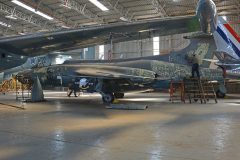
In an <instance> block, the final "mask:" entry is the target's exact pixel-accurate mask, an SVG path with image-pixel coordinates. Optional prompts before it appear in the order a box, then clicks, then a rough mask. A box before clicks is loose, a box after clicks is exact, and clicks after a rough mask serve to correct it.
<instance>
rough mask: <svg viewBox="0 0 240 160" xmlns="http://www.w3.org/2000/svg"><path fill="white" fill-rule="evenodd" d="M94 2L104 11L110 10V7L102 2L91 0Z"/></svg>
mask: <svg viewBox="0 0 240 160" xmlns="http://www.w3.org/2000/svg"><path fill="white" fill-rule="evenodd" d="M89 1H90V2H91V3H92V4H94V5H95V6H97V7H98V8H100V9H101V10H102V11H108V10H109V9H108V8H107V7H105V6H104V5H103V4H102V3H100V2H99V1H98V0H89Z"/></svg>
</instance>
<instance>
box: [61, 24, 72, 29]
mask: <svg viewBox="0 0 240 160" xmlns="http://www.w3.org/2000/svg"><path fill="white" fill-rule="evenodd" d="M61 27H62V28H66V29H69V28H71V27H68V26H64V25H63V26H61Z"/></svg>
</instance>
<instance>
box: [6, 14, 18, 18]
mask: <svg viewBox="0 0 240 160" xmlns="http://www.w3.org/2000/svg"><path fill="white" fill-rule="evenodd" d="M5 17H6V18H9V19H17V17H15V16H13V15H8V16H5Z"/></svg>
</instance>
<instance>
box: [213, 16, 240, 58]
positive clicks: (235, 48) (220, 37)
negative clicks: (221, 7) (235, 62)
mask: <svg viewBox="0 0 240 160" xmlns="http://www.w3.org/2000/svg"><path fill="white" fill-rule="evenodd" d="M213 36H214V40H215V43H216V46H217V51H218V52H225V53H227V54H228V55H229V56H231V57H233V58H234V59H240V44H239V43H240V37H239V36H238V34H237V33H236V32H235V31H234V30H233V28H232V27H231V26H230V25H229V24H228V23H227V22H226V21H225V20H224V18H223V17H218V26H217V30H216V31H215V32H214V33H213Z"/></svg>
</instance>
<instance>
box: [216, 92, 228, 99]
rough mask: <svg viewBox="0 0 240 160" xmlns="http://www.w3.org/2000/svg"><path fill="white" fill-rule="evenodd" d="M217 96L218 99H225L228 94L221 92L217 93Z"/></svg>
mask: <svg viewBox="0 0 240 160" xmlns="http://www.w3.org/2000/svg"><path fill="white" fill-rule="evenodd" d="M216 96H217V98H224V97H225V96H226V94H225V93H222V92H221V91H219V90H218V91H217V92H216Z"/></svg>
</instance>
